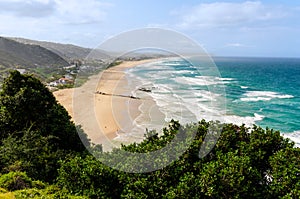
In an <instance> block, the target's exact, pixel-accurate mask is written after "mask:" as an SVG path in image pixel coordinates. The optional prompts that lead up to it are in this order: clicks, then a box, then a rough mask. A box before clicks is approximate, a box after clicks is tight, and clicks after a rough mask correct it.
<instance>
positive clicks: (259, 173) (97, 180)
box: [58, 121, 300, 198]
mask: <svg viewBox="0 0 300 199" xmlns="http://www.w3.org/2000/svg"><path fill="white" fill-rule="evenodd" d="M209 125H210V123H208V122H205V121H201V122H199V123H197V124H192V125H188V126H185V127H181V126H180V125H179V124H178V123H177V122H174V121H173V122H172V124H171V125H170V126H169V128H168V129H165V130H164V133H163V134H162V135H161V136H158V134H156V133H155V132H150V133H151V136H149V135H147V136H146V137H147V138H146V139H145V140H144V141H143V142H142V143H139V144H136V143H134V144H131V145H129V146H123V147H122V148H123V150H128V151H132V152H140V153H142V152H149V151H152V150H153V149H154V150H155V149H158V148H161V147H163V146H165V145H166V144H167V143H169V142H171V141H172V140H173V139H174V136H175V135H177V134H178V133H179V132H180V133H182V132H185V133H187V134H189V133H190V132H192V131H196V135H195V139H194V140H193V141H192V142H191V145H190V147H189V148H188V150H187V151H186V152H185V153H184V154H183V155H182V156H181V157H180V158H179V159H178V160H176V161H174V162H173V163H172V164H170V165H169V166H167V167H165V168H163V169H161V170H157V171H153V172H150V173H136V174H133V173H125V172H120V171H116V170H113V169H111V168H107V167H106V166H104V165H103V164H102V163H101V162H98V161H97V160H96V159H95V158H94V157H92V156H90V157H87V158H86V159H81V158H78V157H77V158H74V159H71V160H70V161H66V162H64V163H63V164H62V167H61V168H60V170H59V177H58V182H59V185H60V186H61V187H64V188H66V189H67V190H69V191H70V193H73V194H74V193H75V194H83V195H86V196H89V197H91V196H93V197H96V198H119V197H120V198H280V197H284V198H299V185H300V164H299V159H300V150H299V148H293V146H294V144H293V143H292V142H290V141H289V140H288V139H284V138H283V137H282V136H280V133H279V132H278V131H273V130H271V129H265V130H264V129H262V128H260V127H257V126H254V127H253V129H252V130H251V132H249V129H248V128H246V127H245V126H236V125H232V124H226V125H224V126H223V128H222V134H221V136H220V138H219V139H218V142H217V143H216V145H215V147H214V148H213V150H212V151H211V152H210V153H209V154H208V155H207V156H205V157H204V158H199V156H198V155H199V149H200V147H201V145H202V144H203V139H204V137H205V135H206V134H207V132H208V131H207V130H208V126H209ZM120 150H121V149H115V150H114V151H113V152H110V153H106V155H108V156H107V157H111V158H114V157H118V154H119V151H120ZM174 152H175V150H174ZM104 155H105V154H104ZM132 161H137V163H140V164H141V166H143V165H146V164H145V163H147V160H134V159H130V158H129V157H128V158H126V157H125V158H124V159H123V161H122V163H123V164H124V165H126V164H129V163H130V162H131V163H132ZM155 161H156V160H155ZM157 162H159V161H157Z"/></svg>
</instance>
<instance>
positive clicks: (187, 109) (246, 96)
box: [125, 57, 300, 146]
mask: <svg viewBox="0 0 300 199" xmlns="http://www.w3.org/2000/svg"><path fill="white" fill-rule="evenodd" d="M125 72H126V77H127V79H128V82H129V85H130V86H131V87H132V88H133V89H132V93H131V94H132V95H133V96H136V97H139V98H141V99H146V100H153V101H154V102H155V107H156V109H158V111H159V112H160V113H162V114H160V115H162V116H163V118H160V119H159V120H158V119H157V117H156V115H157V110H156V111H152V110H154V109H155V108H154V107H153V106H151V107H149V106H145V104H142V105H141V106H140V107H139V109H140V111H141V115H140V117H137V118H135V120H134V122H135V125H137V126H138V128H137V129H136V134H135V135H136V136H137V135H138V131H140V130H141V129H146V128H147V129H150V130H152V129H157V130H159V128H162V126H164V125H167V123H168V122H169V121H170V120H171V119H175V120H178V121H180V122H181V123H182V124H187V123H193V122H197V121H199V120H202V119H205V120H207V121H211V120H218V121H220V122H226V123H234V124H238V125H241V124H245V125H246V126H248V127H252V126H253V125H254V124H255V125H258V126H261V127H263V128H266V127H268V128H272V129H274V130H279V131H280V132H281V133H282V135H284V136H285V137H288V138H290V139H292V140H293V141H294V142H295V143H296V146H299V145H300V122H299V120H300V58H250V57H212V58H209V59H206V60H205V61H203V60H202V59H199V60H197V59H193V60H192V58H181V57H173V58H166V59H161V60H158V61H154V62H151V63H146V64H142V65H138V66H136V67H133V68H129V69H127V70H126V71H125ZM148 104H149V103H148ZM155 114H156V115H155ZM145 117H147V118H148V120H147V122H145ZM155 118H156V119H155ZM159 121H163V122H159Z"/></svg>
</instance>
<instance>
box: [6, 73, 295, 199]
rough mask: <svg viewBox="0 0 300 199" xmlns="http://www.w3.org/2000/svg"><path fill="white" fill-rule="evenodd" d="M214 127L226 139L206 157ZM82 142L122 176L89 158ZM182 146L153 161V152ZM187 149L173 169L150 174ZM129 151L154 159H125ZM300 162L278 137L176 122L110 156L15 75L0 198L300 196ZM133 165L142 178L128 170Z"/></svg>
mask: <svg viewBox="0 0 300 199" xmlns="http://www.w3.org/2000/svg"><path fill="white" fill-rule="evenodd" d="M103 117H105V116H103ZM211 125H221V127H222V132H221V136H220V137H219V139H218V141H217V143H216V145H215V146H214V148H213V149H212V150H211V152H210V153H208V154H207V155H206V156H205V157H203V158H200V157H199V150H200V148H201V146H202V145H203V144H205V141H204V138H205V137H206V136H207V135H208V134H209V132H210V131H209V129H210V126H211ZM76 128H77V132H78V135H77V132H76ZM249 131H250V133H249ZM79 138H81V141H83V143H84V145H85V146H86V147H87V148H88V149H89V150H90V151H94V152H95V154H97V157H98V158H100V160H104V159H105V160H108V161H110V162H113V161H115V162H116V163H117V165H116V167H117V168H119V170H116V169H112V168H110V167H108V166H106V165H105V164H104V163H102V162H103V161H102V162H101V161H99V160H97V159H96V158H95V157H94V156H92V155H91V154H89V153H88V152H87V150H85V148H84V145H83V144H82V143H81V142H80V139H79ZM174 140H175V141H176V143H177V144H175V145H173V148H172V149H171V150H169V151H162V152H161V154H159V157H156V158H152V159H151V161H150V156H151V152H152V151H156V150H158V149H162V148H163V147H165V146H166V145H167V144H174V142H173V141H174ZM185 143H189V147H188V148H187V149H185V150H184V151H185V152H184V153H183V154H182V155H180V156H179V157H178V158H177V159H176V160H175V161H173V162H172V163H171V164H170V165H168V166H166V167H164V168H162V169H160V170H156V171H152V172H145V171H147V168H148V166H151V165H156V166H157V167H159V166H160V165H161V164H163V163H164V161H166V160H168V159H169V158H172V157H173V156H176V155H177V153H178V152H179V151H180V150H182V149H183V148H184V145H185ZM206 144H207V143H206ZM124 150H125V151H130V152H132V153H136V154H139V153H144V154H145V155H146V156H148V157H149V158H144V159H138V158H136V157H131V156H124V155H122V154H123V153H122V151H124ZM299 160H300V149H299V148H294V143H293V142H291V141H290V140H288V139H284V138H283V137H282V136H281V135H280V132H278V131H275V130H272V129H262V128H260V127H257V126H253V128H252V129H248V128H246V127H245V126H237V125H233V124H219V123H218V122H207V121H204V120H202V121H199V122H196V123H191V124H189V125H185V126H182V125H180V124H179V123H178V122H177V121H171V122H170V124H169V126H168V127H166V128H165V129H163V132H162V133H160V134H158V133H157V132H155V131H149V132H147V133H146V134H145V139H144V141H143V142H141V143H132V144H130V145H128V146H122V147H121V149H114V150H113V151H112V152H105V153H104V152H102V150H101V146H98V145H93V144H90V143H89V140H88V139H87V136H86V135H85V134H84V133H83V132H82V130H81V129H80V127H76V126H75V125H74V124H73V123H72V122H71V121H70V117H69V116H68V114H67V112H66V110H65V109H64V108H63V107H62V106H61V105H59V104H57V102H56V100H55V98H54V97H53V95H52V93H51V92H49V91H48V90H47V89H46V88H45V87H44V85H43V84H42V83H41V82H40V81H39V80H37V79H36V78H34V77H33V76H31V75H21V74H20V73H19V72H11V74H10V76H9V77H8V78H7V79H6V80H5V81H4V84H3V89H2V90H1V92H0V198H141V199H142V198H143V199H144V198H149V199H152V198H197V199H198V198H211V199H213V198H264V199H274V198H275V199H276V198H290V199H292V198H300V162H299ZM131 165H137V166H138V168H139V169H140V170H139V171H140V172H137V173H127V172H123V171H120V170H126V168H130V167H131Z"/></svg>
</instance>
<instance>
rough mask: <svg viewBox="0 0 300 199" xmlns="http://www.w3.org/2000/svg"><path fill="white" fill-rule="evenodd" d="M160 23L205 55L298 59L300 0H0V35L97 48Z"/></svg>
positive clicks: (157, 25)
mask: <svg viewBox="0 0 300 199" xmlns="http://www.w3.org/2000/svg"><path fill="white" fill-rule="evenodd" d="M145 27H161V28H167V29H171V30H176V31H178V32H181V33H183V34H185V35H187V36H188V37H191V38H192V39H194V40H196V41H197V42H199V44H201V45H202V46H203V47H204V48H205V49H206V50H207V51H208V52H209V53H211V54H215V55H225V56H227V55H230V56H268V57H300V1H297V0H296V1H287V0H272V1H271V0H266V1H226V0H223V1H209V0H205V1H201V0H197V1H196V0H185V1H182V0H160V1H155V0H148V1H146V0H107V1H104V0H80V1H79V0H0V35H2V36H13V37H25V38H30V39H37V40H47V41H54V42H62V43H72V44H76V45H81V46H85V47H92V48H94V47H97V46H98V45H99V44H100V43H101V42H103V41H105V40H106V39H107V38H110V37H112V36H114V35H116V34H119V33H121V32H124V31H128V30H132V29H137V28H145Z"/></svg>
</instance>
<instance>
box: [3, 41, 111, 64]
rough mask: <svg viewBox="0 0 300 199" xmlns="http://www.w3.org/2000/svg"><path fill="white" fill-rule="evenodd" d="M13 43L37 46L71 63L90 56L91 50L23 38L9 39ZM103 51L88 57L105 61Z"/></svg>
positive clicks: (106, 56)
mask: <svg viewBox="0 0 300 199" xmlns="http://www.w3.org/2000/svg"><path fill="white" fill-rule="evenodd" d="M9 39H12V40H14V41H17V42H20V43H24V44H33V45H39V46H41V47H43V48H46V49H48V50H50V51H52V52H54V53H56V54H58V55H59V56H61V57H63V58H64V59H65V60H67V61H69V62H71V61H73V60H84V59H86V58H87V57H88V56H91V54H90V53H91V52H92V51H93V49H91V48H84V47H80V46H76V45H73V44H61V43H55V42H48V41H37V40H30V39H24V38H13V37H11V38H9ZM107 54H108V53H106V52H105V51H102V50H94V51H93V53H92V57H89V58H91V59H93V60H97V59H106V58H109V56H108V55H107Z"/></svg>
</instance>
